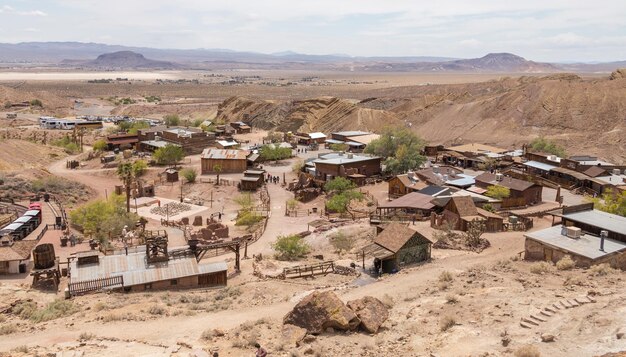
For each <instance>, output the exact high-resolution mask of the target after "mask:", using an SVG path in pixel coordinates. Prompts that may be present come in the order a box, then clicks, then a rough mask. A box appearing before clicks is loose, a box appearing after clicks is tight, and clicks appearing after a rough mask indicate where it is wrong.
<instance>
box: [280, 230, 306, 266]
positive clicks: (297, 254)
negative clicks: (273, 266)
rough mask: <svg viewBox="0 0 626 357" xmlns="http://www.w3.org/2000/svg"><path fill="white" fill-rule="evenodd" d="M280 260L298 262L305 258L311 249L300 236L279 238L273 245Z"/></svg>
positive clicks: (293, 235)
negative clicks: (299, 259) (297, 260)
mask: <svg viewBox="0 0 626 357" xmlns="http://www.w3.org/2000/svg"><path fill="white" fill-rule="evenodd" d="M272 248H273V249H274V250H275V251H276V258H277V259H279V260H296V259H298V258H302V257H304V256H305V255H306V254H307V253H308V252H309V251H310V250H311V248H310V247H309V245H308V244H307V243H306V242H305V241H304V239H302V237H300V236H299V235H298V234H292V235H288V236H278V238H277V239H276V241H275V242H274V243H273V244H272Z"/></svg>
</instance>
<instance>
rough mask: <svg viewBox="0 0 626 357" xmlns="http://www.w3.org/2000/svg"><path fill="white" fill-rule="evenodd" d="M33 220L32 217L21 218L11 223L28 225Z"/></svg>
mask: <svg viewBox="0 0 626 357" xmlns="http://www.w3.org/2000/svg"><path fill="white" fill-rule="evenodd" d="M32 219H33V217H32V216H22V217H20V218H18V219H16V220H15V221H13V223H28V222H30V221H31V220H32Z"/></svg>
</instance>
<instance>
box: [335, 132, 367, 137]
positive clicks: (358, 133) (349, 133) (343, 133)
mask: <svg viewBox="0 0 626 357" xmlns="http://www.w3.org/2000/svg"><path fill="white" fill-rule="evenodd" d="M333 134H335V135H341V136H346V137H350V136H359V135H367V134H371V133H368V132H367V131H358V130H347V131H337V132H334V133H333Z"/></svg>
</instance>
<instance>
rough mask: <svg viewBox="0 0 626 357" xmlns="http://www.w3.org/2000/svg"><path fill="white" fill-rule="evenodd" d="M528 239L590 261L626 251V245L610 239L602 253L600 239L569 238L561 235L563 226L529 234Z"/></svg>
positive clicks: (606, 241)
mask: <svg viewBox="0 0 626 357" xmlns="http://www.w3.org/2000/svg"><path fill="white" fill-rule="evenodd" d="M526 238H530V239H533V240H536V241H538V242H541V243H544V244H547V245H550V246H553V247H555V248H559V249H563V250H565V251H568V252H571V253H573V254H576V255H580V256H583V257H586V258H589V259H598V258H601V257H603V256H605V255H607V254H611V253H615V252H619V251H626V243H623V242H619V241H616V240H613V239H608V238H607V239H605V240H604V251H601V250H600V238H599V237H596V236H592V235H589V234H583V235H582V236H581V237H580V238H577V239H574V238H569V237H566V236H564V235H562V234H561V226H554V227H550V228H546V229H542V230H540V231H536V232H532V233H527V234H526Z"/></svg>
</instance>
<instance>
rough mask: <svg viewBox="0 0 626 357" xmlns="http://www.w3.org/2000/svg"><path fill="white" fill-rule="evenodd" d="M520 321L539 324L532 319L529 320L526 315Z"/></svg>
mask: <svg viewBox="0 0 626 357" xmlns="http://www.w3.org/2000/svg"><path fill="white" fill-rule="evenodd" d="M522 322H526V323H529V324H531V325H534V326H539V324H538V323H537V322H536V321H533V320H531V319H529V318H526V317H522Z"/></svg>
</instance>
